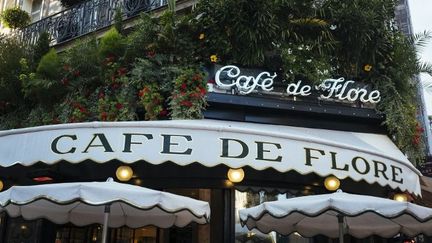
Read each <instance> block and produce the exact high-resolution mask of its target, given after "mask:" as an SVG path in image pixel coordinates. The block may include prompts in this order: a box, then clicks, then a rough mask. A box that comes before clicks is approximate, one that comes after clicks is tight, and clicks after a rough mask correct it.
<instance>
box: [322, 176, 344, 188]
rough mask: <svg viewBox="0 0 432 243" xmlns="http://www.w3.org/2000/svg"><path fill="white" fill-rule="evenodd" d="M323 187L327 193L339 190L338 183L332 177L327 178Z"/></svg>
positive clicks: (337, 180) (336, 179)
mask: <svg viewBox="0 0 432 243" xmlns="http://www.w3.org/2000/svg"><path fill="white" fill-rule="evenodd" d="M324 186H325V188H326V189H327V190H329V191H336V190H337V189H339V186H340V181H339V179H338V178H336V177H334V176H329V177H327V178H326V179H325V180H324Z"/></svg>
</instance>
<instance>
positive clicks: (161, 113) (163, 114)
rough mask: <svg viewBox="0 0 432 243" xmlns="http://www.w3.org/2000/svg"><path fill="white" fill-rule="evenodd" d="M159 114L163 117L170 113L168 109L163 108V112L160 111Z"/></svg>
mask: <svg viewBox="0 0 432 243" xmlns="http://www.w3.org/2000/svg"><path fill="white" fill-rule="evenodd" d="M159 115H160V116H162V117H165V116H167V115H168V111H167V110H166V109H163V110H161V112H159Z"/></svg>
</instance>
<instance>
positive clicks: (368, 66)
mask: <svg viewBox="0 0 432 243" xmlns="http://www.w3.org/2000/svg"><path fill="white" fill-rule="evenodd" d="M363 69H364V70H365V71H366V72H370V71H371V70H372V65H370V64H366V65H365V66H364V67H363Z"/></svg>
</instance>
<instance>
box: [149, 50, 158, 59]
mask: <svg viewBox="0 0 432 243" xmlns="http://www.w3.org/2000/svg"><path fill="white" fill-rule="evenodd" d="M155 56H156V52H155V51H148V52H147V57H148V58H153V57H155Z"/></svg>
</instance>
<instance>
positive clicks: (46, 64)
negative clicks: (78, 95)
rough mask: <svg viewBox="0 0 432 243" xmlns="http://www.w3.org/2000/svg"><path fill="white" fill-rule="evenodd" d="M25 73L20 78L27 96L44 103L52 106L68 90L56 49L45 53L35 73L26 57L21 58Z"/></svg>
mask: <svg viewBox="0 0 432 243" xmlns="http://www.w3.org/2000/svg"><path fill="white" fill-rule="evenodd" d="M21 66H22V70H23V73H22V74H21V75H20V79H21V81H22V84H23V93H24V95H25V97H26V98H28V99H30V100H32V101H37V102H38V103H41V104H43V105H48V106H51V105H53V104H55V103H56V102H58V100H59V99H61V97H62V96H63V95H64V94H65V93H66V92H67V90H66V89H64V88H63V87H62V84H61V82H60V81H59V79H60V72H61V62H60V59H59V57H58V55H57V52H56V51H55V50H54V49H51V50H50V51H49V52H48V53H47V54H45V55H44V56H43V57H42V59H41V61H40V62H39V65H38V67H37V69H36V73H33V72H32V71H31V69H30V68H29V65H28V64H27V61H26V60H25V59H22V60H21Z"/></svg>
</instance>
